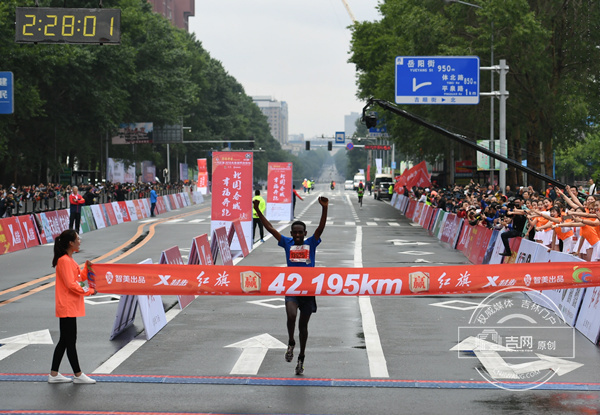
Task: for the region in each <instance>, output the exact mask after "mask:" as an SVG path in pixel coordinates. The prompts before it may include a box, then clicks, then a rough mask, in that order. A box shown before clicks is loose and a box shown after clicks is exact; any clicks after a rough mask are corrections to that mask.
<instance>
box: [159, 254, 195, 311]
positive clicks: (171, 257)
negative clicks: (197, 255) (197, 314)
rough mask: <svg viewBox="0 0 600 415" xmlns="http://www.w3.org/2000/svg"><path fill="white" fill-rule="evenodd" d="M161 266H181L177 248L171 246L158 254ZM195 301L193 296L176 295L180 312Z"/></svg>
mask: <svg viewBox="0 0 600 415" xmlns="http://www.w3.org/2000/svg"><path fill="white" fill-rule="evenodd" d="M160 263H161V264H171V265H173V264H178V265H183V258H181V252H180V251H179V247H178V246H173V247H171V248H169V249H167V250H165V251H162V253H161V254H160ZM195 299H196V296H195V295H178V296H177V300H178V301H179V308H181V309H182V310H183V309H184V308H186V307H187V306H188V305H190V303H191V302H192V301H194V300H195Z"/></svg>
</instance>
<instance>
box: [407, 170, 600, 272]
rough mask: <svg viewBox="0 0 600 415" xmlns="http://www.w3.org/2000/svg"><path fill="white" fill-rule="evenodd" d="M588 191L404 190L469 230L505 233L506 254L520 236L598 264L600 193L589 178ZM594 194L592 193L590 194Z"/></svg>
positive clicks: (469, 187) (551, 188)
mask: <svg viewBox="0 0 600 415" xmlns="http://www.w3.org/2000/svg"><path fill="white" fill-rule="evenodd" d="M589 185H590V186H589V187H588V188H585V189H584V188H583V187H581V186H580V187H579V188H576V187H571V186H566V188H565V189H564V190H561V189H558V188H555V187H554V186H553V185H551V184H550V185H548V186H547V187H546V188H545V189H543V190H535V189H534V188H532V187H531V186H527V187H525V186H519V187H517V188H515V189H514V190H513V189H512V188H511V187H510V186H506V190H505V192H502V191H500V189H499V187H498V186H492V185H489V186H482V185H479V184H477V183H474V182H471V183H470V184H468V185H466V186H459V185H455V186H451V187H449V188H443V189H442V188H436V187H432V188H425V189H424V188H418V187H413V188H412V189H407V188H406V187H405V188H404V189H403V193H404V194H405V195H407V196H408V197H411V198H413V199H415V200H417V201H419V202H422V203H425V204H427V205H430V206H434V207H437V208H439V209H442V210H444V211H446V212H450V213H455V214H456V215H458V216H459V217H461V218H464V219H465V221H466V222H467V223H468V224H469V225H470V226H485V227H487V228H490V229H497V230H500V231H507V232H506V234H505V235H504V236H503V238H502V239H503V242H504V246H505V252H503V253H502V255H511V252H510V248H509V245H508V239H509V238H513V237H517V236H522V237H524V238H527V239H529V240H531V241H535V242H538V243H540V244H542V245H544V246H545V247H547V248H548V249H553V250H559V251H562V252H567V253H570V254H574V255H577V256H579V257H581V258H582V259H586V260H593V261H595V260H600V194H597V193H596V186H595V184H594V182H593V180H591V179H590V182H589ZM590 192H591V194H590Z"/></svg>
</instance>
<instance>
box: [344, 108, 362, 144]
mask: <svg viewBox="0 0 600 415" xmlns="http://www.w3.org/2000/svg"><path fill="white" fill-rule="evenodd" d="M359 118H360V114H359V113H358V112H351V113H350V114H349V115H344V131H345V132H346V138H351V137H352V136H353V135H354V133H355V132H356V120H358V119H359Z"/></svg>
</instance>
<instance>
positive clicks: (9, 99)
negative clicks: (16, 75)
mask: <svg viewBox="0 0 600 415" xmlns="http://www.w3.org/2000/svg"><path fill="white" fill-rule="evenodd" d="M13 85H14V80H13V73H12V72H0V114H12V113H14V112H15V101H14V92H13Z"/></svg>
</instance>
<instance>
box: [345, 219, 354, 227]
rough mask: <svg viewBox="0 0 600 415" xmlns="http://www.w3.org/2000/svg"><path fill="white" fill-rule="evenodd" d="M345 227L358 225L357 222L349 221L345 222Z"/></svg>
mask: <svg viewBox="0 0 600 415" xmlns="http://www.w3.org/2000/svg"><path fill="white" fill-rule="evenodd" d="M345 225H346V226H354V225H356V222H351V221H349V220H347V221H346V222H345Z"/></svg>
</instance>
